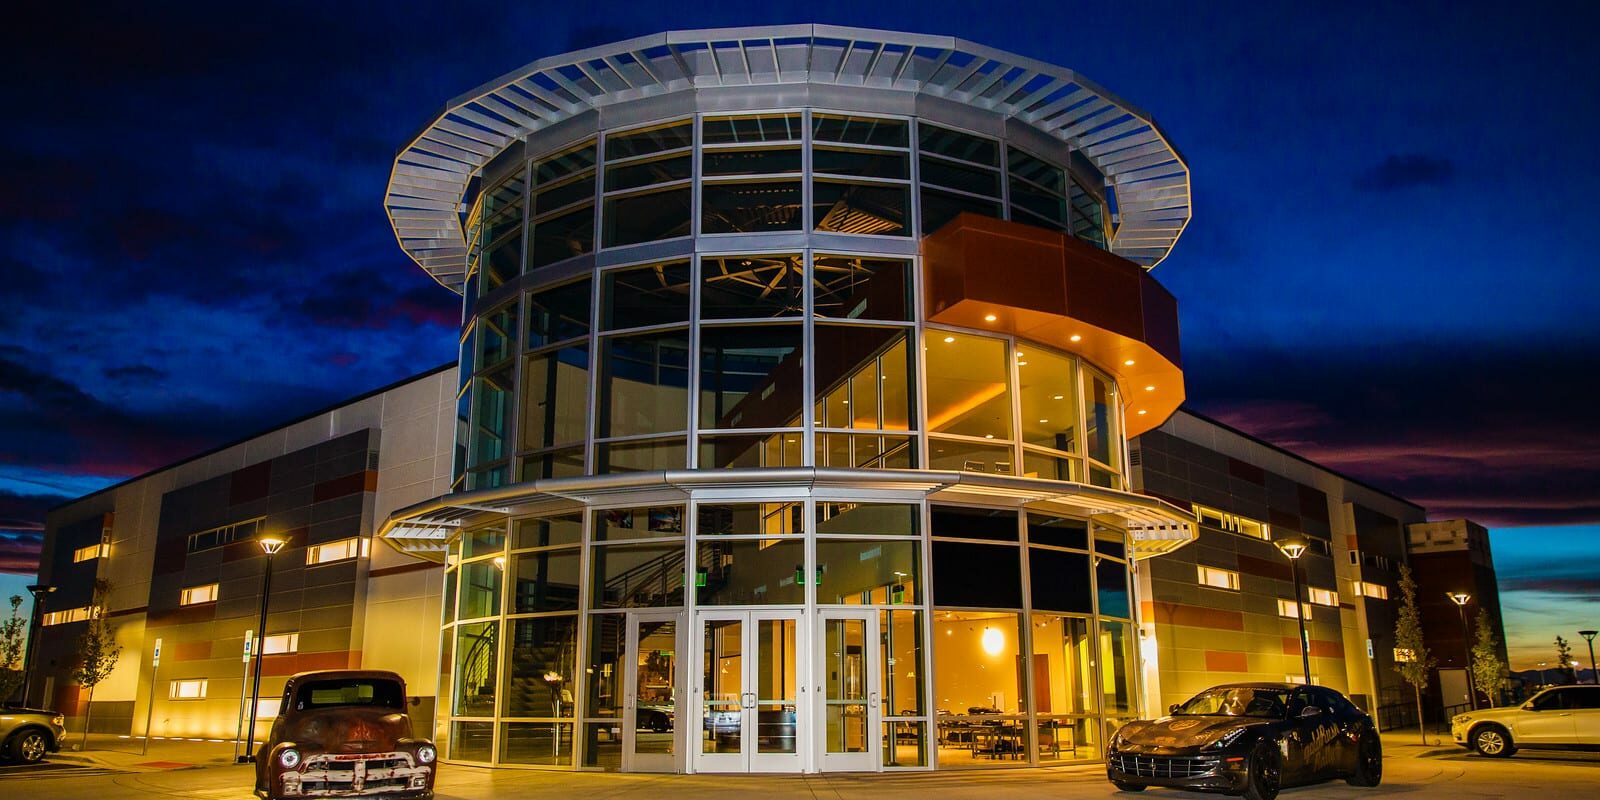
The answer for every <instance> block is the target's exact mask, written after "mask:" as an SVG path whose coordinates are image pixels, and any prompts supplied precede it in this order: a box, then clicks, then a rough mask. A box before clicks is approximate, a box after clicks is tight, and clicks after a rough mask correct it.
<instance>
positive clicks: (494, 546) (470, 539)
mask: <svg viewBox="0 0 1600 800" xmlns="http://www.w3.org/2000/svg"><path fill="white" fill-rule="evenodd" d="M461 544H462V549H463V550H465V551H466V557H467V558H472V557H474V556H482V555H488V554H490V553H499V552H502V551H504V550H505V546H506V529H505V526H504V525H495V526H491V527H488V528H474V529H472V530H470V531H467V532H466V533H463V534H461Z"/></svg>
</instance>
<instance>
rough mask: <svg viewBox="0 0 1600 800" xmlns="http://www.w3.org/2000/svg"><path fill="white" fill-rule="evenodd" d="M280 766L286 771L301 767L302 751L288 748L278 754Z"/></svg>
mask: <svg viewBox="0 0 1600 800" xmlns="http://www.w3.org/2000/svg"><path fill="white" fill-rule="evenodd" d="M278 766H280V767H283V768H284V769H294V768H295V767H298V766H300V751H299V750H296V749H294V748H293V747H286V748H284V749H283V751H282V752H280V753H278Z"/></svg>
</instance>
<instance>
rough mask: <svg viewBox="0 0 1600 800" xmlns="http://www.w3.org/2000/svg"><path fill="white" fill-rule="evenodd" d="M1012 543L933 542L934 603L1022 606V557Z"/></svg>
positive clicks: (990, 606)
mask: <svg viewBox="0 0 1600 800" xmlns="http://www.w3.org/2000/svg"><path fill="white" fill-rule="evenodd" d="M1019 551H1020V548H1018V547H1015V546H1012V545H993V544H968V543H964V542H941V541H936V542H934V543H933V602H934V604H936V605H941V606H965V607H968V608H1021V607H1022V556H1021V553H1020V552H1019Z"/></svg>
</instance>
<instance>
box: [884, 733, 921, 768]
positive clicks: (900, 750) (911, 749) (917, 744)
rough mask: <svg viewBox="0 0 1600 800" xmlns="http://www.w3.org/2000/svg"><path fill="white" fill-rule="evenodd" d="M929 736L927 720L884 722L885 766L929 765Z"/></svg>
mask: <svg viewBox="0 0 1600 800" xmlns="http://www.w3.org/2000/svg"><path fill="white" fill-rule="evenodd" d="M927 737H928V724H927V723H926V722H903V721H902V722H885V723H883V766H884V767H886V768H894V767H925V766H927V765H928V759H927Z"/></svg>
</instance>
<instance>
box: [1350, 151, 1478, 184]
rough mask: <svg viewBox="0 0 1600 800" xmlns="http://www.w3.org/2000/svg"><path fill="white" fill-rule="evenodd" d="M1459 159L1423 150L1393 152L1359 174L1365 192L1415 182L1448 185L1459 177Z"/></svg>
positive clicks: (1358, 177)
mask: <svg viewBox="0 0 1600 800" xmlns="http://www.w3.org/2000/svg"><path fill="white" fill-rule="evenodd" d="M1455 175H1456V167H1455V163H1454V162H1452V161H1450V160H1449V159H1447V158H1438V157H1435V156H1430V155H1425V154H1422V153H1405V154H1401V155H1391V156H1389V157H1388V158H1385V159H1384V160H1383V161H1381V162H1379V163H1378V164H1377V165H1376V166H1374V167H1372V168H1371V169H1368V170H1367V171H1365V172H1363V173H1361V174H1360V175H1358V176H1356V180H1355V186H1356V188H1357V189H1360V190H1361V191H1364V192H1393V191H1399V190H1401V189H1410V188H1412V187H1414V186H1444V185H1446V184H1448V183H1450V182H1451V181H1453V180H1455Z"/></svg>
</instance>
